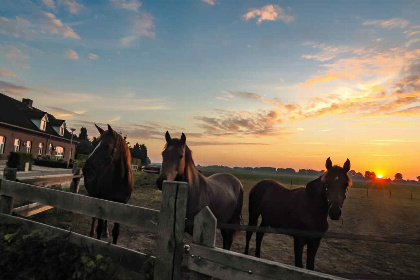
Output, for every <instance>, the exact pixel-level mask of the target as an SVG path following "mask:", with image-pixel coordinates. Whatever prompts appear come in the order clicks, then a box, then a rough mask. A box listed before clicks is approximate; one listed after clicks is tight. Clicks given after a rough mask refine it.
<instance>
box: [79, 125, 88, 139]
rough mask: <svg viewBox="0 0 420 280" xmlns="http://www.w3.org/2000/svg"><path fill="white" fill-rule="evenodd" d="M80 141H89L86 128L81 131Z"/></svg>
mask: <svg viewBox="0 0 420 280" xmlns="http://www.w3.org/2000/svg"><path fill="white" fill-rule="evenodd" d="M79 140H89V137H88V134H87V129H86V127H82V128H81V129H80V133H79Z"/></svg>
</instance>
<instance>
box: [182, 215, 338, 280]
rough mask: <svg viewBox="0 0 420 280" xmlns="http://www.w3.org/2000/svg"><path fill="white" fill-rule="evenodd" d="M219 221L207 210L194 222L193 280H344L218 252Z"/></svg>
mask: <svg viewBox="0 0 420 280" xmlns="http://www.w3.org/2000/svg"><path fill="white" fill-rule="evenodd" d="M216 225H217V220H216V218H215V217H214V215H213V213H212V212H211V210H210V208H208V207H205V208H204V209H203V210H202V211H201V212H200V213H199V214H197V216H196V217H195V218H194V244H192V245H191V248H190V250H189V259H188V268H189V269H190V270H191V271H193V274H192V275H191V276H192V277H191V279H193V280H201V279H211V277H215V278H218V279H222V280H263V279H279V280H280V279H282V280H283V279H293V280H301V279H302V280H303V279H314V280H315V279H316V280H327V279H328V280H339V279H344V278H340V277H337V276H332V275H328V274H324V273H319V272H314V271H309V270H306V269H302V268H297V267H293V266H290V265H286V264H281V263H277V262H273V261H268V260H264V259H260V258H255V257H251V256H248V255H243V254H240V253H235V252H232V251H227V250H223V249H219V248H215V247H214V244H215V240H216V227H217V226H216Z"/></svg>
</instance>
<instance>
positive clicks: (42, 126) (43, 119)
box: [39, 117, 47, 131]
mask: <svg viewBox="0 0 420 280" xmlns="http://www.w3.org/2000/svg"><path fill="white" fill-rule="evenodd" d="M46 127H47V121H46V120H45V117H43V118H42V119H41V123H40V124H39V129H41V130H43V131H45V128H46Z"/></svg>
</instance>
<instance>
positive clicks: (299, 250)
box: [294, 236, 305, 268]
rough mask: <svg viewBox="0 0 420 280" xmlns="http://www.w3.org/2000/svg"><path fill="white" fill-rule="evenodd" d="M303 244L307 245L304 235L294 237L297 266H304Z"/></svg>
mask: <svg viewBox="0 0 420 280" xmlns="http://www.w3.org/2000/svg"><path fill="white" fill-rule="evenodd" d="M303 246H305V241H304V239H303V238H302V237H296V236H295V237H294V249H295V266H297V267H300V268H303V263H302V255H303Z"/></svg>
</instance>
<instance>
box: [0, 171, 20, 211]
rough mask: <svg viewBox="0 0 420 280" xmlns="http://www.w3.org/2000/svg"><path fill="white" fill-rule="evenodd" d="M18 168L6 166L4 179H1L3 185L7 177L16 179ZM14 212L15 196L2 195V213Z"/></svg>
mask: <svg viewBox="0 0 420 280" xmlns="http://www.w3.org/2000/svg"><path fill="white" fill-rule="evenodd" d="M16 176H17V168H9V167H6V168H5V169H4V174H3V180H0V188H1V185H2V184H3V185H4V183H5V181H6V179H7V180H11V181H16ZM12 212H13V196H7V195H3V194H1V195H0V213H4V214H8V215H12Z"/></svg>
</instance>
